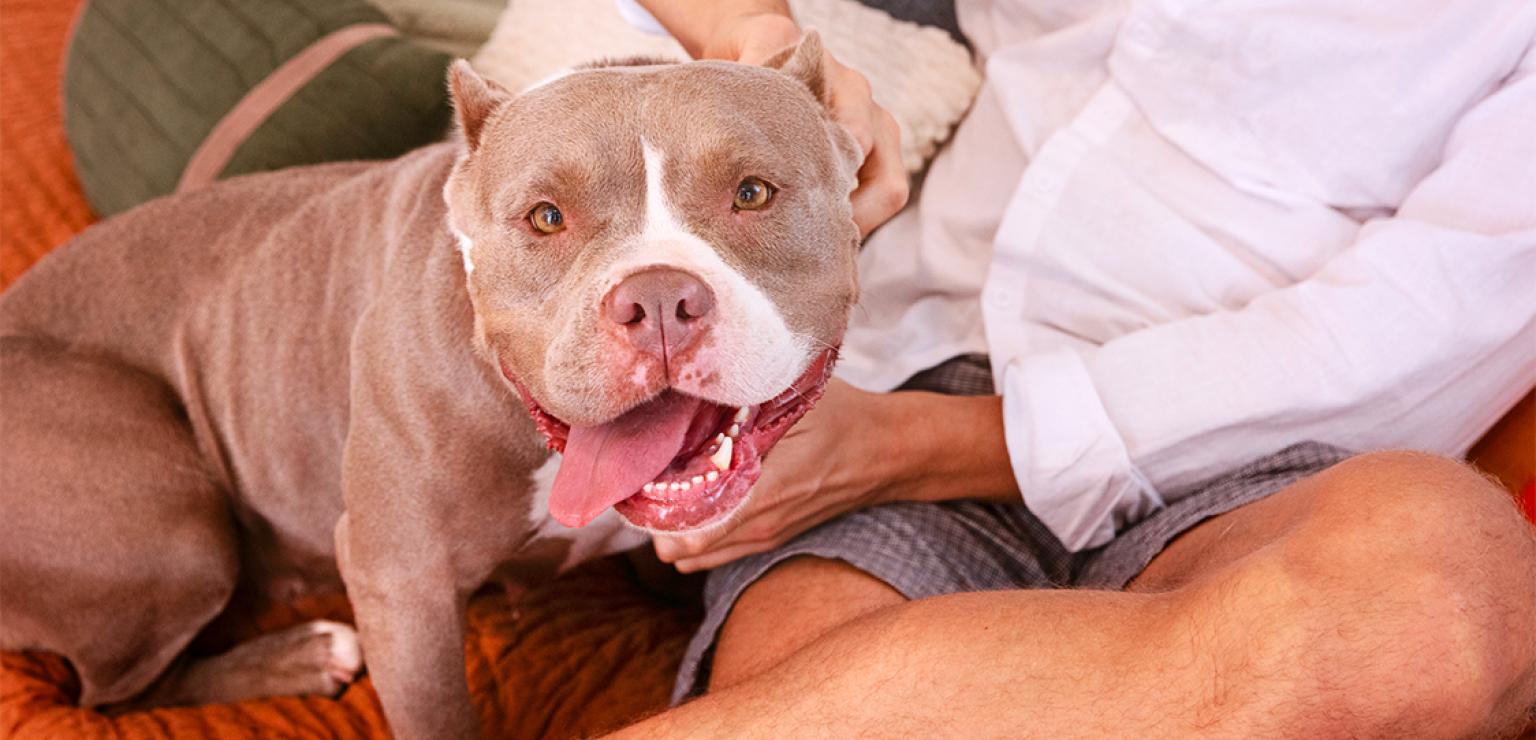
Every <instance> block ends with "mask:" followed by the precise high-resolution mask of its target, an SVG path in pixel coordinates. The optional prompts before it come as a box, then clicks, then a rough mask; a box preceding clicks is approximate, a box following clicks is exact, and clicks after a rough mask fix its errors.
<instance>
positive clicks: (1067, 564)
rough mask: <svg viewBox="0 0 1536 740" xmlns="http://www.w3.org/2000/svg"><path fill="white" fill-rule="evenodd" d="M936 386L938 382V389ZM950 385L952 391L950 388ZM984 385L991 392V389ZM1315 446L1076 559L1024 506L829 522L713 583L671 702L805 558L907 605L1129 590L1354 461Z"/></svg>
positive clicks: (944, 374)
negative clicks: (759, 587) (727, 632)
mask: <svg viewBox="0 0 1536 740" xmlns="http://www.w3.org/2000/svg"><path fill="white" fill-rule="evenodd" d="M936 381H937V382H936ZM946 381H947V382H946ZM983 384H984V386H983ZM991 387H992V386H991V371H990V369H989V368H988V366H987V363H986V358H985V357H979V358H978V357H976V356H966V357H960V358H955V359H954V360H951V361H950V362H948V363H945V364H944V365H941V366H939V367H937V368H934V369H932V370H929V371H925V372H924V373H920V374H919V375H917V376H914V377H913V378H912V380H911V381H909V382H908V383H907V384H906V385H904V386H903V388H904V389H908V390H916V389H922V390H950V391H951V392H952V391H954V390H963V391H970V392H972V393H976V392H977V389H982V388H984V389H983V390H980V391H979V392H980V393H989V392H991ZM1349 454H1350V453H1348V452H1346V451H1344V450H1341V449H1339V448H1337V447H1333V446H1330V445H1325V444H1319V443H1315V442H1305V443H1302V444H1298V445H1294V446H1292V447H1287V448H1286V449H1284V450H1281V451H1279V452H1276V453H1274V454H1272V455H1269V456H1266V457H1264V458H1261V459H1259V460H1255V461H1253V462H1250V463H1248V464H1246V465H1243V466H1242V467H1239V468H1237V469H1235V470H1233V471H1232V472H1230V473H1227V474H1224V475H1221V476H1218V477H1216V478H1213V479H1211V480H1209V481H1206V482H1204V483H1201V484H1198V485H1196V486H1192V487H1190V488H1189V489H1187V490H1184V491H1167V492H1164V493H1165V497H1166V498H1167V499H1168V500H1170V501H1172V502H1173V503H1171V504H1169V505H1168V506H1166V507H1164V508H1162V509H1160V510H1158V511H1157V512H1155V513H1153V514H1152V515H1151V516H1149V517H1147V518H1146V519H1143V520H1142V521H1140V522H1138V523H1136V524H1134V525H1132V526H1130V527H1129V528H1126V529H1124V530H1123V531H1121V532H1120V533H1119V534H1118V536H1116V537H1115V539H1113V540H1111V541H1110V542H1109V543H1108V544H1106V545H1104V546H1102V547H1098V548H1095V549H1092V550H1085V551H1081V552H1076V553H1074V552H1070V551H1068V550H1067V549H1066V548H1065V547H1064V546H1063V545H1062V544H1061V542H1060V541H1059V540H1057V539H1056V537H1055V536H1054V535H1052V534H1051V532H1050V530H1049V529H1048V528H1047V527H1046V526H1045V524H1043V523H1042V522H1041V521H1040V520H1039V519H1037V518H1035V516H1034V515H1033V514H1031V513H1030V511H1029V509H1028V508H1026V507H1025V506H1024V505H1023V504H994V503H984V502H979V501H951V502H945V503H941V504H918V503H899V504H888V505H885V506H878V507H874V508H871V509H864V510H861V511H857V512H854V513H852V514H848V515H845V516H843V517H840V518H838V519H834V520H832V521H830V522H827V523H825V524H822V525H821V526H819V527H816V528H815V529H812V530H810V531H809V532H806V533H805V534H802V535H800V536H799V537H797V538H795V539H794V540H791V541H790V542H788V543H787V544H785V545H783V546H782V547H780V548H778V549H777V550H773V551H771V552H767V553H763V554H760V555H754V556H751V557H746V558H742V559H740V560H737V561H735V562H733V563H729V564H727V565H724V566H721V567H720V568H717V569H715V570H714V571H712V572H711V573H710V574H709V579H708V581H707V583H706V585H705V589H704V606H705V615H704V622H703V624H702V625H700V627H699V631H698V632H697V633H696V634H695V635H694V637H693V641H692V642H691V643H689V645H688V651H687V653H686V654H685V655H684V656H683V663H682V667H681V668H680V669H679V671H678V676H677V683H676V685H675V686H674V688H673V692H672V701H673V703H678V702H682V701H684V700H686V699H689V698H691V697H694V696H697V695H699V694H702V693H703V692H704V690H705V688H706V687H707V686H708V684H709V669H710V660H711V658H712V657H713V653H714V645H715V640H716V638H717V636H718V634H719V631H720V628H721V626H722V625H724V623H725V619H726V616H727V615H729V614H730V611H731V607H732V606H733V605H734V604H735V603H736V600H737V599H738V598H740V596H741V594H742V592H744V591H745V590H746V589H747V587H748V586H750V585H752V583H753V582H754V581H756V580H757V579H759V578H761V577H763V575H764V574H766V573H767V572H768V571H769V570H770V569H771V568H773V567H774V566H775V565H777V564H779V563H781V562H783V561H785V560H788V559H790V558H793V557H797V556H800V555H810V556H815V557H821V558H827V559H834V560H841V561H844V562H846V563H848V564H850V565H852V566H854V567H855V568H858V569H859V570H862V571H865V572H867V573H869V574H870V575H873V576H875V577H876V578H879V579H881V580H883V581H885V582H886V583H888V584H890V585H891V587H892V588H895V589H896V590H897V591H899V592H900V593H901V594H902V595H904V596H906V597H907V598H908V599H921V598H926V597H929V596H938V595H941V594H948V593H957V592H964V591H989V590H1001V589H1030V588H1088V589H1112V590H1119V589H1123V588H1125V585H1126V584H1127V583H1129V582H1130V581H1131V579H1132V578H1134V577H1135V576H1136V575H1137V574H1138V573H1140V572H1141V571H1142V570H1143V569H1144V568H1146V567H1147V564H1148V563H1150V562H1152V558H1154V557H1155V556H1156V555H1157V554H1158V553H1159V552H1161V551H1162V550H1163V548H1164V547H1165V546H1167V544H1168V543H1169V542H1171V541H1173V539H1174V538H1175V537H1177V536H1179V535H1180V534H1182V533H1183V532H1185V531H1187V530H1189V529H1190V528H1192V527H1194V526H1195V525H1196V524H1199V523H1200V522H1202V521H1204V520H1206V519H1209V518H1210V517H1213V516H1216V515H1218V514H1222V513H1225V512H1227V511H1231V510H1232V509H1235V508H1237V507H1239V506H1242V505H1244V504H1248V503H1252V502H1254V501H1257V500H1259V499H1261V498H1264V497H1265V496H1268V495H1270V494H1272V493H1275V492H1276V491H1279V490H1280V489H1282V488H1285V487H1286V486H1288V485H1290V484H1291V483H1294V482H1296V481H1298V480H1300V479H1302V478H1304V477H1306V476H1309V475H1312V474H1313V473H1316V472H1318V471H1321V470H1323V469H1325V468H1328V467H1330V466H1332V465H1333V464H1335V463H1337V462H1339V461H1341V460H1343V459H1345V458H1347V457H1349Z"/></svg>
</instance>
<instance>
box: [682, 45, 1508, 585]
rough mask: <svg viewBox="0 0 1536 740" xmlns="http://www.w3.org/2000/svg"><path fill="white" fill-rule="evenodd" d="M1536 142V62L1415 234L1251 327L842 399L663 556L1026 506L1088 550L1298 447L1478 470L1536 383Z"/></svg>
mask: <svg viewBox="0 0 1536 740" xmlns="http://www.w3.org/2000/svg"><path fill="white" fill-rule="evenodd" d="M1531 121H1536V52H1533V53H1529V54H1527V56H1526V58H1525V60H1524V61H1523V63H1522V64H1521V66H1520V68H1519V69H1518V71H1517V72H1516V73H1515V74H1513V75H1512V76H1511V77H1510V78H1509V79H1508V80H1506V81H1505V83H1504V85H1503V87H1502V88H1501V89H1499V90H1498V91H1497V92H1495V93H1494V94H1493V95H1491V96H1489V97H1488V98H1487V99H1485V100H1484V101H1482V102H1481V103H1480V104H1479V105H1477V106H1476V107H1475V108H1473V109H1472V110H1471V111H1469V112H1468V113H1467V114H1466V115H1465V116H1464V117H1463V118H1462V120H1461V122H1460V123H1459V124H1458V126H1457V127H1456V129H1455V130H1454V131H1453V133H1452V136H1451V137H1450V140H1449V143H1448V145H1447V149H1446V152H1445V156H1444V157H1443V159H1442V162H1441V164H1440V166H1439V167H1438V168H1437V169H1436V170H1435V171H1434V172H1432V173H1430V174H1429V175H1428V176H1427V177H1425V178H1424V179H1423V180H1422V181H1421V182H1420V183H1419V184H1418V185H1417V186H1416V187H1415V189H1414V190H1413V192H1411V193H1410V194H1409V196H1408V197H1407V198H1406V199H1405V200H1404V202H1403V203H1402V205H1401V207H1400V208H1399V209H1398V211H1397V213H1396V215H1395V216H1393V217H1392V218H1387V219H1380V220H1377V221H1374V222H1372V223H1369V224H1367V225H1366V226H1365V227H1364V228H1362V229H1361V231H1360V234H1359V237H1358V240H1357V242H1356V243H1355V244H1354V245H1353V246H1352V247H1351V248H1349V249H1347V250H1346V251H1345V252H1343V253H1342V254H1340V255H1339V256H1338V257H1337V258H1335V259H1334V260H1332V261H1331V262H1329V263H1328V264H1327V265H1325V266H1324V268H1323V269H1322V270H1320V271H1319V272H1318V273H1317V274H1316V275H1314V276H1312V277H1311V278H1309V279H1307V280H1304V281H1302V282H1300V283H1297V284H1295V285H1293V286H1290V287H1288V288H1284V289H1281V290H1277V291H1275V292H1273V293H1270V294H1268V295H1265V296H1263V297H1261V298H1259V299H1257V300H1254V301H1253V302H1252V303H1250V304H1249V305H1248V306H1246V307H1245V308H1243V309H1241V310H1236V311H1226V312H1220V313H1213V314H1209V315H1204V316H1198V317H1193V318H1188V319H1183V320H1179V321H1173V322H1169V323H1166V324H1161V325H1158V326H1153V327H1149V328H1146V329H1143V330H1140V331H1136V332H1132V333H1129V334H1126V335H1124V336H1121V337H1119V338H1116V339H1114V340H1111V341H1110V342H1108V343H1106V344H1104V345H1102V346H1100V347H1097V348H1094V349H1091V350H1087V351H1060V352H1053V353H1046V354H1035V355H1026V356H1021V357H1015V358H1002V357H994V358H993V361H994V362H1000V363H1005V367H1004V370H1003V373H1002V377H1003V385H1002V388H1000V390H1001V392H1002V398H1001V400H1000V401H999V399H997V398H996V397H993V398H990V399H972V398H957V397H946V396H938V395H933V394H917V393H894V394H869V393H864V392H862V391H857V390H855V389H852V388H848V387H846V386H837V387H833V388H830V389H829V390H828V393H827V396H826V398H825V399H823V404H827V403H829V402H830V403H831V405H830V407H829V409H830V410H829V411H827V413H826V414H825V415H823V414H822V413H821V412H822V409H820V408H818V409H815V410H813V411H812V412H811V414H810V415H808V416H807V417H806V419H805V420H804V421H802V422H801V424H802V425H803V426H805V427H806V429H805V430H804V431H803V432H802V434H801V435H800V438H799V440H798V441H797V440H796V439H793V438H791V437H786V439H785V440H784V441H783V442H781V443H780V445H779V447H778V448H775V450H774V453H773V457H770V459H769V460H768V461H767V463H766V464H765V466H764V476H763V479H762V481H760V482H759V484H758V488H759V490H758V491H757V492H756V493H754V499H753V500H752V501H751V502H749V504H748V506H749V507H750V510H749V511H747V512H746V513H745V514H744V515H743V516H742V517H740V519H739V523H738V524H736V525H734V526H727V527H722V528H719V529H717V530H715V531H713V532H710V533H706V534H697V535H691V536H688V537H682V538H671V539H658V540H657V552H658V554H659V555H660V556H661V557H662V558H663V559H664V560H668V561H669V562H676V563H677V564H678V565H679V567H680V568H681V569H684V570H695V569H702V568H709V567H714V566H716V565H719V564H721V563H724V562H728V561H730V560H733V559H735V558H738V557H741V556H743V555H746V554H749V553H753V552H760V551H763V550H767V549H770V548H771V547H773V546H776V545H777V544H779V543H782V542H783V541H785V540H787V539H788V538H789V537H792V536H794V535H795V534H798V533H799V532H801V531H804V530H805V529H808V528H809V527H811V526H814V525H815V524H817V523H820V522H821V521H825V520H826V519H828V518H830V517H831V516H834V515H836V514H839V513H842V512H844V511H847V510H850V509H853V508H858V507H862V506H868V505H871V504H874V503H880V502H883V501H889V500H913V499H924V500H935V499H945V498H993V499H1006V498H1007V497H1008V496H1009V495H1010V492H1013V491H1022V492H1023V497H1024V501H1025V502H1026V503H1027V504H1029V506H1030V508H1031V510H1032V511H1033V512H1034V513H1035V514H1036V515H1037V516H1039V517H1040V518H1041V519H1042V520H1043V521H1044V522H1045V523H1046V524H1047V525H1049V526H1050V527H1051V529H1052V531H1053V532H1055V533H1056V535H1057V536H1058V537H1060V538H1061V539H1062V541H1063V543H1064V544H1066V545H1067V546H1068V547H1070V548H1073V549H1082V548H1085V547H1092V546H1095V545H1098V544H1102V543H1103V542H1104V541H1105V540H1107V539H1108V538H1109V537H1110V536H1111V535H1112V534H1113V532H1114V527H1115V524H1116V521H1117V518H1124V517H1126V516H1127V510H1128V509H1131V508H1133V507H1136V506H1139V505H1141V504H1142V502H1144V501H1145V500H1146V498H1147V497H1148V496H1151V497H1159V496H1161V495H1163V494H1167V493H1170V492H1177V491H1178V490H1179V489H1180V487H1182V486H1186V485H1189V484H1191V483H1195V482H1197V481H1199V480H1201V479H1202V478H1205V477H1208V476H1211V475H1215V474H1218V473H1221V472H1224V471H1226V470H1230V469H1231V468H1233V467H1234V466H1237V465H1241V464H1242V463H1244V462H1247V461H1249V460H1251V459H1254V458H1257V457H1260V456H1263V455H1266V454H1269V453H1271V452H1275V451H1277V450H1278V449H1280V448H1281V447H1284V446H1287V445H1289V444H1292V443H1294V442H1297V441H1302V440H1316V441H1322V442H1329V443H1333V444H1337V445H1340V446H1342V447H1346V448H1350V449H1356V450H1368V449H1373V448H1387V447H1404V448H1412V449H1421V450H1430V451H1438V452H1445V453H1458V452H1461V451H1462V450H1464V449H1465V448H1466V447H1467V446H1468V445H1470V444H1471V443H1472V442H1473V441H1474V439H1475V438H1476V437H1477V436H1478V435H1479V434H1480V433H1481V432H1482V430H1484V429H1485V428H1487V427H1488V426H1489V425H1490V424H1492V423H1493V421H1494V420H1496V419H1497V418H1498V416H1499V415H1500V414H1501V413H1503V411H1504V410H1505V409H1506V408H1508V407H1509V406H1510V405H1512V404H1513V403H1514V402H1515V401H1517V400H1518V399H1519V398H1520V396H1521V395H1523V394H1524V393H1525V392H1526V391H1527V390H1528V389H1529V388H1530V386H1531V385H1532V383H1533V382H1536V164H1533V163H1536V137H1532V136H1531V135H1530V130H1529V129H1530V122H1531ZM1000 428H1001V429H1002V431H1001V432H1000V431H999V429H1000ZM795 431H796V430H792V431H791V435H794V434H795ZM850 440H851V441H850ZM1005 441H1006V447H1005V446H1004V443H1005ZM1009 461H1011V471H1010V470H1009V467H1010V466H1009ZM1010 473H1011V476H1012V477H1013V478H1014V480H1013V481H1010V483H1012V484H1013V485H1004V484H1002V483H1000V481H1001V480H1002V479H1001V478H1000V474H1003V475H1008V474H1010ZM1149 491H1150V493H1149Z"/></svg>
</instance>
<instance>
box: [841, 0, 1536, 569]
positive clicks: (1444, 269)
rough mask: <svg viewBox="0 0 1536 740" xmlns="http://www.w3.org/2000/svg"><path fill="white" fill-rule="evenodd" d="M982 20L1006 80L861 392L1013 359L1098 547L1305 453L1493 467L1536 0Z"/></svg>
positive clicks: (1522, 251) (907, 239)
mask: <svg viewBox="0 0 1536 740" xmlns="http://www.w3.org/2000/svg"><path fill="white" fill-rule="evenodd" d="M957 5H958V11H959V16H960V21H961V25H962V28H963V29H964V30H965V32H966V33H967V35H968V36H969V37H970V38H971V39H972V40H973V41H974V42H975V44H976V47H977V52H978V56H979V57H980V58H982V59H983V60H984V64H985V71H986V75H987V84H986V86H985V88H984V89H983V91H982V93H981V97H980V99H979V100H978V101H977V103H976V105H975V107H974V109H973V111H972V112H971V113H970V114H969V116H968V117H967V118H966V120H965V121H964V122H963V123H962V124H961V125H960V127H959V129H958V130H957V132H956V134H955V137H954V139H953V141H952V142H951V143H950V145H949V146H948V147H947V149H946V150H945V151H944V152H942V153H941V154H940V156H939V157H938V159H936V160H935V162H934V164H933V167H932V169H931V171H930V173H929V174H928V177H927V179H926V182H925V184H924V185H923V187H922V190H921V193H920V194H919V196H918V198H917V200H916V201H915V202H914V203H913V204H912V205H910V206H909V207H908V208H907V209H906V210H905V211H903V212H902V213H901V214H899V215H898V216H897V217H896V218H895V219H894V220H893V221H892V222H891V223H889V224H888V225H887V226H885V227H884V228H882V229H881V230H880V231H878V232H877V233H876V234H875V235H874V236H873V237H872V238H871V239H870V240H869V243H868V245H867V246H866V247H865V250H864V253H863V255H862V263H861V270H862V278H863V298H862V299H861V302H862V305H861V307H860V308H859V309H857V310H855V312H854V325H853V327H852V328H851V330H850V332H849V334H848V337H847V340H846V343H845V345H844V351H843V359H842V362H841V365H840V373H841V375H842V376H843V377H845V378H846V379H848V380H849V381H850V382H853V383H855V384H856V385H860V386H863V387H866V388H871V389H889V388H892V387H894V386H896V385H897V384H898V383H900V382H901V381H902V380H903V379H905V378H906V377H907V376H909V375H911V374H912V373H913V372H916V371H917V370H920V369H922V368H925V367H928V366H931V365H933V364H936V363H938V362H940V361H942V360H944V359H946V358H949V357H951V356H953V355H956V354H959V353H963V352H987V353H990V355H991V356H992V363H993V369H994V373H995V376H996V377H995V380H996V384H997V387H998V389H999V390H1000V392H1001V394H1002V397H1003V406H1004V414H1005V418H1004V420H1005V427H1006V433H1007V444H1008V450H1009V455H1010V458H1011V460H1012V464H1013V470H1014V473H1015V475H1016V476H1017V478H1018V483H1019V488H1020V490H1021V491H1022V492H1023V495H1024V501H1025V502H1026V503H1027V504H1028V505H1029V507H1030V508H1031V510H1032V511H1033V512H1034V513H1035V514H1036V515H1037V516H1039V517H1040V519H1041V520H1043V521H1044V522H1045V523H1046V524H1047V525H1048V526H1049V527H1050V528H1051V530H1052V531H1053V532H1054V533H1055V534H1056V535H1057V536H1058V537H1059V538H1060V539H1061V541H1062V542H1063V543H1064V544H1065V545H1066V546H1068V547H1069V548H1072V549H1074V550H1075V549H1083V548H1088V547H1094V546H1097V545H1101V544H1103V543H1104V542H1106V541H1107V540H1108V539H1110V538H1111V537H1112V536H1113V534H1114V533H1115V531H1116V530H1117V529H1120V528H1123V527H1125V526H1127V525H1128V524H1130V523H1133V522H1135V521H1136V520H1139V519H1141V518H1143V517H1145V516H1146V515H1147V514H1149V513H1151V512H1153V511H1155V510H1157V509H1158V508H1159V507H1162V506H1164V505H1165V504H1166V503H1167V502H1168V501H1169V500H1170V499H1173V498H1176V497H1177V496H1178V495H1179V494H1180V493H1181V492H1185V491H1187V489H1188V487H1189V486H1190V485H1191V484H1193V483H1195V482H1197V481H1199V480H1201V479H1204V478H1207V477H1209V476H1213V475H1216V474H1219V473H1222V472H1226V471H1229V470H1231V469H1233V468H1235V467H1237V466H1239V465H1241V464H1243V463H1245V462H1248V461H1250V460H1252V459H1255V458H1258V457H1261V456H1264V455H1266V454H1269V453H1272V452H1274V451H1276V450H1278V449H1280V448H1282V447H1285V446H1287V445H1289V444H1292V443H1295V442H1299V441H1303V440H1316V441H1321V442H1328V443H1332V444H1335V445H1339V446H1341V447H1345V448H1349V449H1353V450H1369V449H1375V448H1384V447H1401V448H1413V449H1420V450H1428V451H1434V452H1440V453H1447V454H1453V455H1459V454H1462V453H1464V452H1465V451H1466V449H1467V448H1468V447H1469V446H1470V445H1471V443H1472V442H1473V441H1474V440H1475V439H1476V438H1477V437H1478V436H1479V435H1480V434H1481V433H1482V432H1483V431H1484V430H1485V429H1486V428H1487V427H1489V426H1490V425H1491V424H1492V423H1493V422H1494V421H1495V420H1496V419H1497V418H1498V417H1499V416H1500V415H1501V414H1502V413H1503V412H1504V411H1505V410H1507V409H1508V408H1509V407H1510V406H1511V405H1513V403H1514V402H1515V401H1516V400H1518V399H1519V397H1520V396H1522V395H1523V394H1524V393H1525V392H1526V390H1527V389H1528V388H1530V387H1531V385H1532V384H1533V383H1536V50H1533V42H1536V2H1531V0H1480V1H1479V2H1460V3H1456V2H1445V1H1440V0H1393V2H1382V1H1381V0H1226V1H1225V2H1209V1H1197V0H1188V1H1180V0H1139V1H1137V0H1131V1H1127V2H1114V1H1112V0H1096V1H1095V0H1029V1H1028V2H1003V1H997V2H990V1H988V0H959V2H958V3H957Z"/></svg>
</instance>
